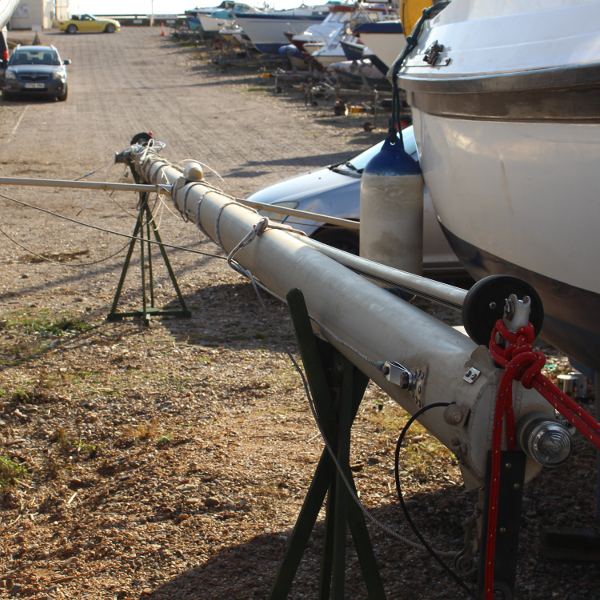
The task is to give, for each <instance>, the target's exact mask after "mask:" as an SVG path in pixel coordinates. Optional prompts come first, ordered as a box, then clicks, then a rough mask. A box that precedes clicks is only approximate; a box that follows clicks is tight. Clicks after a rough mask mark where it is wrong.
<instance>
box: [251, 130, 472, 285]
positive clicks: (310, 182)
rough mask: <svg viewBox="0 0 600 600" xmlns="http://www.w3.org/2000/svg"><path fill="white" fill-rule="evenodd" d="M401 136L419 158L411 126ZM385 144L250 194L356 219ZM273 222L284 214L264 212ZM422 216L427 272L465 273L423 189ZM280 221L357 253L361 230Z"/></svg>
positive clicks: (256, 199)
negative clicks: (366, 175)
mask: <svg viewBox="0 0 600 600" xmlns="http://www.w3.org/2000/svg"><path fill="white" fill-rule="evenodd" d="M402 133H403V138H404V146H405V148H406V151H407V152H408V153H409V154H411V155H412V156H413V158H414V159H415V160H418V156H417V148H416V142H415V136H414V133H413V128H412V127H407V128H406V129H404V131H403V132H402ZM382 144H383V141H382V142H379V144H376V145H375V146H372V147H371V148H369V149H368V150H365V151H364V152H362V153H361V154H359V155H358V156H355V157H354V158H352V159H351V160H349V161H347V162H344V163H340V164H337V165H332V166H329V167H325V168H324V169H319V170H318V171H313V172H312V173H307V174H306V175H299V176H297V177H292V178H291V179H286V180H285V181H281V182H280V183H276V184H274V185H271V186H269V187H266V188H264V189H263V190H260V191H259V192H256V193H255V194H252V195H251V196H250V197H249V198H248V200H253V201H254V202H263V203H265V204H273V205H277V206H284V207H288V208H296V209H299V210H307V211H311V212H315V213H320V214H323V215H330V216H334V217H341V218H344V219H352V220H353V221H358V220H359V218H360V178H361V174H362V171H363V169H364V168H365V166H366V165H367V163H368V162H369V161H370V160H371V158H373V156H375V155H376V154H377V153H378V152H379V150H380V148H381V146H382ZM261 212H262V214H265V215H267V216H269V217H271V218H272V219H273V220H281V215H277V214H275V213H272V214H269V213H268V211H261ZM423 216H424V218H423V270H424V272H425V273H426V274H428V275H437V276H439V275H447V276H449V277H454V276H456V275H462V274H463V273H464V269H463V267H462V265H461V264H460V262H459V260H458V258H457V257H456V255H455V254H454V252H453V251H452V249H451V248H450V246H449V244H448V242H447V241H446V238H445V237H444V234H443V233H442V230H441V228H440V226H439V225H438V222H437V219H436V216H435V212H434V210H433V206H432V203H431V199H430V197H429V193H428V192H427V190H425V196H424V215H423ZM282 222H284V223H287V224H288V225H292V226H293V227H294V228H296V229H301V230H302V231H304V232H305V233H306V234H307V235H309V236H311V237H312V238H314V239H316V240H319V241H321V242H324V243H325V244H329V245H331V246H334V247H336V248H340V249H342V250H346V251H347V252H352V253H353V254H358V246H359V236H358V232H357V231H350V230H348V229H342V228H340V227H335V226H330V225H326V224H324V223H317V222H315V221H308V220H304V219H299V218H297V217H284V218H283V220H282Z"/></svg>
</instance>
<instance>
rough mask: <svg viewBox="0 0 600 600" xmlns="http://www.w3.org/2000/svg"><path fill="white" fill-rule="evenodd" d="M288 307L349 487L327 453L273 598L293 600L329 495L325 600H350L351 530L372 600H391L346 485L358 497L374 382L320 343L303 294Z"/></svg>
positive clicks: (293, 294) (293, 296)
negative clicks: (353, 453) (360, 421)
mask: <svg viewBox="0 0 600 600" xmlns="http://www.w3.org/2000/svg"><path fill="white" fill-rule="evenodd" d="M287 302H288V305H289V308H290V313H291V316H292V321H293V324H294V328H295V331H296V338H297V341H298V346H299V347H300V354H301V356H302V361H303V363H304V369H305V372H306V376H307V379H308V383H309V386H310V391H311V395H312V398H313V402H314V406H315V412H316V415H317V419H318V424H319V428H320V429H321V430H322V432H323V433H324V435H325V437H326V439H327V443H328V445H329V446H330V448H331V449H332V450H333V452H335V454H336V458H337V461H338V463H339V465H340V467H341V470H342V471H343V473H344V475H345V479H346V482H344V481H343V478H342V476H341V475H340V473H339V472H338V470H337V468H336V465H335V463H334V461H333V459H332V457H331V455H330V454H329V451H328V449H327V448H324V449H323V452H322V454H321V459H320V460H319V464H318V466H317V468H316V471H315V475H314V477H313V480H312V482H311V485H310V488H309V490H308V494H307V496H306V498H305V500H304V503H303V505H302V509H301V511H300V514H299V515H298V519H297V521H296V525H295V526H294V529H293V531H292V534H291V537H290V539H289V541H288V547H287V549H286V552H285V555H284V558H283V561H282V563H281V565H280V567H279V571H278V573H277V577H276V579H275V583H274V585H273V588H272V590H271V593H270V596H269V598H270V599H271V600H281V599H284V598H287V596H288V594H289V592H290V588H291V586H292V582H293V579H294V576H295V574H296V571H297V569H298V566H299V564H300V560H301V558H302V555H303V554H304V552H305V549H306V546H307V543H308V540H309V537H310V534H311V531H312V530H313V528H314V526H315V523H316V521H317V517H318V515H319V511H320V509H321V506H322V505H323V503H324V501H325V496H326V495H327V502H326V518H325V544H324V551H323V558H322V562H321V573H320V585H319V590H320V591H319V599H320V600H327V599H328V598H330V597H331V598H333V599H334V600H343V598H344V584H345V566H346V537H347V527H348V528H349V529H350V532H351V534H352V538H353V540H354V545H355V548H356V553H357V555H358V560H359V563H360V566H361V571H362V575H363V578H364V580H365V583H366V587H367V591H368V597H369V599H371V600H380V599H385V591H384V589H383V584H382V582H381V577H380V574H379V569H378V567H377V562H376V560H375V555H374V553H373V547H372V545H371V541H370V538H369V532H368V530H367V527H366V524H365V520H364V517H363V513H362V512H361V510H360V508H359V507H358V506H357V504H356V503H355V501H354V499H353V498H352V497H351V495H350V492H349V490H348V488H347V487H346V484H348V485H349V486H351V487H352V490H353V491H354V493H355V494H356V488H355V486H354V480H353V478H352V473H351V471H350V464H349V455H350V432H351V429H352V423H353V421H354V419H355V417H356V413H357V411H358V407H359V405H360V402H361V400H362V398H363V395H364V392H365V389H366V387H367V383H368V382H369V379H368V378H367V377H366V376H365V375H364V374H363V373H361V372H360V371H359V370H358V369H357V368H356V367H355V366H354V365H353V364H352V363H350V362H349V361H348V360H347V359H346V358H345V357H344V356H343V355H342V354H340V353H339V352H338V351H337V350H336V349H335V348H333V347H332V346H331V345H329V344H327V343H326V342H323V341H322V340H320V339H318V338H317V337H315V335H314V334H313V331H312V327H311V324H310V319H309V316H308V311H307V309H306V304H305V302H304V296H303V294H302V292H301V291H300V290H297V289H293V290H291V291H290V292H289V293H288V295H287Z"/></svg>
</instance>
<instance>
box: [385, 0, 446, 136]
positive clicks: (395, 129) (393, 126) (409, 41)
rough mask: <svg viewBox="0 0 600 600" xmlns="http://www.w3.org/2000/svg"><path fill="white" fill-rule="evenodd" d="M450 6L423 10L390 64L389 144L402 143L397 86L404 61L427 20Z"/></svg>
mask: <svg viewBox="0 0 600 600" xmlns="http://www.w3.org/2000/svg"><path fill="white" fill-rule="evenodd" d="M448 4H450V3H449V2H438V3H437V4H434V5H433V6H430V7H429V8H426V9H424V10H423V14H422V15H421V18H420V19H419V20H418V21H417V24H416V25H415V27H414V29H413V30H412V32H411V35H409V36H408V37H407V38H406V46H405V48H404V50H403V51H402V54H400V56H399V57H398V58H397V59H396V60H395V61H394V63H393V64H392V68H391V69H390V71H391V79H392V119H391V123H390V128H389V131H388V139H389V140H390V142H391V143H396V140H397V139H399V140H400V142H401V143H402V141H403V140H402V127H400V108H401V102H400V86H399V85H398V73H399V72H400V69H401V68H402V65H403V64H404V61H405V60H406V59H407V58H408V55H409V54H410V53H411V52H412V51H413V50H414V49H415V47H416V46H417V43H418V41H419V36H420V35H421V31H422V29H423V25H424V24H425V22H426V21H428V20H429V19H433V17H435V16H436V15H437V14H438V13H440V12H441V11H442V10H443V9H444V8H446V6H448Z"/></svg>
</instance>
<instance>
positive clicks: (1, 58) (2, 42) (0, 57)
mask: <svg viewBox="0 0 600 600" xmlns="http://www.w3.org/2000/svg"><path fill="white" fill-rule="evenodd" d="M4 32H5V30H4V29H0V83H1V82H2V80H3V79H4V70H5V69H6V65H7V64H8V58H9V52H8V42H7V41H6V34H5V33H4Z"/></svg>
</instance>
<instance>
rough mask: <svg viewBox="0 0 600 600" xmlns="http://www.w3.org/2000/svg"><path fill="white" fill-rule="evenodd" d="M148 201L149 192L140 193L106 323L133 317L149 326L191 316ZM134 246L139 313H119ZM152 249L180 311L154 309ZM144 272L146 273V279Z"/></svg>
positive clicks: (136, 311)
mask: <svg viewBox="0 0 600 600" xmlns="http://www.w3.org/2000/svg"><path fill="white" fill-rule="evenodd" d="M149 197H150V194H149V193H148V192H140V200H139V204H138V213H137V218H136V221H135V227H134V228H133V234H132V238H131V242H130V243H129V248H128V250H127V256H126V257H125V263H124V264H123V269H122V270H121V277H120V278H119V283H118V284H117V290H116V292H115V296H114V298H113V302H112V306H111V309H110V313H109V314H108V316H107V317H106V320H107V321H122V320H123V319H125V318H127V317H133V318H137V319H141V320H143V322H144V323H146V324H148V323H149V322H150V318H151V317H179V318H187V319H189V318H190V317H191V316H192V313H191V312H190V311H189V310H188V308H187V306H186V304H185V300H184V299H183V295H182V294H181V290H180V289H179V285H178V283H177V278H176V277H175V273H174V271H173V267H172V266H171V262H170V261H169V257H168V256H167V251H166V249H165V247H164V245H163V243H162V239H161V237H160V233H159V231H158V227H157V225H156V220H155V219H154V215H153V214H152V209H151V208H150V205H149V204H148V199H149ZM151 236H153V237H154V240H152V239H151ZM137 242H139V244H140V267H141V277H142V281H141V284H142V308H141V310H134V311H128V312H119V311H118V310H117V307H118V305H119V300H120V298H121V293H122V292H123V285H124V283H125V278H126V276H127V272H128V270H129V265H130V263H131V257H132V255H133V251H134V249H135V246H136V244H137ZM153 245H157V246H158V248H159V250H160V254H161V256H162V259H163V261H164V263H165V266H166V268H167V271H168V273H169V278H170V279H171V283H172V285H173V288H174V290H175V293H176V294H177V300H178V301H179V305H180V308H179V309H157V308H156V307H155V296H154V270H153V265H152V246H153ZM146 270H147V271H148V276H147V278H146Z"/></svg>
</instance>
